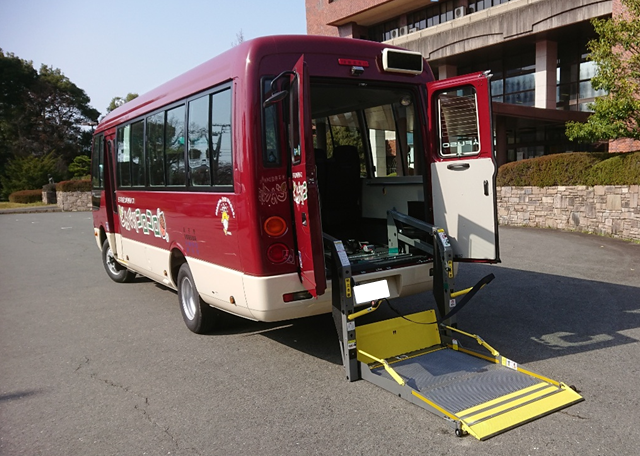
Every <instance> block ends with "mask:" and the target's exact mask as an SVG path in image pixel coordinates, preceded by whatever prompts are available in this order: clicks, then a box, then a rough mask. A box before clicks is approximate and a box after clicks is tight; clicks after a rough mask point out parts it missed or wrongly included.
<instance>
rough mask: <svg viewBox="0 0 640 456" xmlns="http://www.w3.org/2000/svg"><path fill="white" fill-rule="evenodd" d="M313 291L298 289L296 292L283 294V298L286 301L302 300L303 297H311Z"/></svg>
mask: <svg viewBox="0 0 640 456" xmlns="http://www.w3.org/2000/svg"><path fill="white" fill-rule="evenodd" d="M311 298H313V296H311V293H309V292H308V291H298V292H296V293H287V294H284V295H282V300H283V301H284V302H293V301H302V300H303V299H311Z"/></svg>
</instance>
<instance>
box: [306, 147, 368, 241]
mask: <svg viewBox="0 0 640 456" xmlns="http://www.w3.org/2000/svg"><path fill="white" fill-rule="evenodd" d="M316 162H317V160H316ZM324 168H325V174H326V175H325V180H326V185H325V186H324V187H325V190H324V191H323V190H321V196H322V197H324V199H325V201H324V204H323V208H324V210H323V213H322V220H323V224H324V229H325V231H326V232H328V233H329V234H331V235H333V236H336V237H341V238H344V237H352V238H356V239H357V237H358V232H357V228H358V224H359V221H360V218H361V209H360V206H361V195H360V192H361V189H360V155H359V154H358V149H357V148H356V147H355V146H348V145H346V146H336V147H335V148H334V149H333V157H332V158H331V159H330V160H327V161H326V163H325V166H324Z"/></svg>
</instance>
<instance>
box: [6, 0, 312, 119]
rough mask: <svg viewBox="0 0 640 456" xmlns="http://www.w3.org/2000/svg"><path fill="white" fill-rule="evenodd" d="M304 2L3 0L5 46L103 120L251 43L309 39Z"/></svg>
mask: <svg viewBox="0 0 640 456" xmlns="http://www.w3.org/2000/svg"><path fill="white" fill-rule="evenodd" d="M306 30H307V22H306V17H305V0H277V1H275V2H267V1H263V0H231V1H223V0H173V1H167V0H155V1H141V0H110V1H106V2H97V1H91V0H83V1H81V0H57V1H47V0H0V48H1V49H2V50H3V51H4V52H5V54H6V53H9V52H11V53H13V54H15V55H16V56H18V57H20V58H21V59H24V60H31V61H32V62H33V66H34V68H36V70H37V69H39V68H40V65H41V64H45V65H48V66H50V67H53V68H59V69H60V70H61V71H62V72H63V73H64V74H65V76H67V77H68V78H69V79H70V80H71V82H73V83H74V84H75V85H77V86H78V87H80V88H81V89H83V90H84V91H85V92H86V93H87V95H88V96H89V97H90V98H91V103H90V104H91V106H93V107H94V108H96V109H97V110H98V111H100V112H101V113H102V114H105V113H106V108H107V106H108V105H109V103H110V102H111V100H112V99H113V98H114V97H116V96H119V97H123V98H124V97H125V96H126V95H127V94H128V93H130V92H132V93H138V94H143V93H145V92H148V91H149V90H151V89H153V88H154V87H157V86H158V85H160V84H162V83H164V82H166V81H168V80H170V79H172V78H174V77H175V76H178V75H179V74H181V73H184V72H185V71H187V70H189V69H191V68H193V67H195V66H197V65H199V64H200V63H202V62H205V61H207V60H209V59H210V58H212V57H215V56H216V55H218V54H220V53H222V52H224V51H226V50H227V49H229V48H230V47H231V46H232V44H233V43H235V42H237V40H238V35H239V34H240V33H242V35H243V36H244V40H245V41H247V40H249V39H251V38H256V37H259V36H265V35H278V34H287V35H288V34H306Z"/></svg>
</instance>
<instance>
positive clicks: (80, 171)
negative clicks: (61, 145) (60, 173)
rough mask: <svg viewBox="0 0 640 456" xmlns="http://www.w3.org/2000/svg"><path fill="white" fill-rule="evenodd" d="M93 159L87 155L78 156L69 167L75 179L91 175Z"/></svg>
mask: <svg viewBox="0 0 640 456" xmlns="http://www.w3.org/2000/svg"><path fill="white" fill-rule="evenodd" d="M90 170H91V159H90V158H89V157H87V156H86V155H78V156H77V157H76V158H74V159H73V161H72V162H71V164H70V165H69V172H70V173H71V175H72V176H73V177H75V178H81V177H85V176H87V175H89V174H90Z"/></svg>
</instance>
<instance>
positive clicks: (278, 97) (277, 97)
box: [262, 90, 289, 108]
mask: <svg viewBox="0 0 640 456" xmlns="http://www.w3.org/2000/svg"><path fill="white" fill-rule="evenodd" d="M287 95H289V91H288V90H282V91H280V92H276V93H274V94H273V95H271V96H270V97H269V98H267V99H266V100H264V103H262V106H263V107H264V108H268V107H269V106H271V105H274V104H276V103H280V102H281V101H282V100H284V99H285V98H287Z"/></svg>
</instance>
